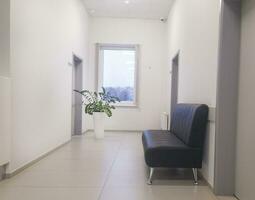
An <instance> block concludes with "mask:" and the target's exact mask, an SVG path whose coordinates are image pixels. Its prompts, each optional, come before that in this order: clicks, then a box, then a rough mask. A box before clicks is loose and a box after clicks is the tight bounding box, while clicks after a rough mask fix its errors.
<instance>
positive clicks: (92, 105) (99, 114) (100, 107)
mask: <svg viewBox="0 0 255 200" xmlns="http://www.w3.org/2000/svg"><path fill="white" fill-rule="evenodd" d="M74 91H75V92H77V93H79V94H81V95H82V96H83V97H84V99H85V100H84V101H83V104H84V105H85V113H86V114H89V115H93V118H94V132H95V136H96V138H97V139H102V138H104V120H105V114H106V115H107V116H108V117H111V116H112V109H115V107H114V106H113V104H114V103H116V102H119V101H120V100H119V98H117V97H114V96H111V95H110V94H109V93H108V92H106V90H105V88H102V92H98V93H97V92H91V91H89V90H82V91H78V90H74Z"/></svg>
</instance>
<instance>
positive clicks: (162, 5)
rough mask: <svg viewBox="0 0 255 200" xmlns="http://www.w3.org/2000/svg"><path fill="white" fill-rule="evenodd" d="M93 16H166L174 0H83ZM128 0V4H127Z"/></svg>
mask: <svg viewBox="0 0 255 200" xmlns="http://www.w3.org/2000/svg"><path fill="white" fill-rule="evenodd" d="M83 1H84V3H85V6H86V8H87V9H88V11H89V12H90V14H91V15H92V16H94V17H127V18H142V19H160V18H161V17H164V18H166V17H167V16H168V14H169V11H170V8H171V5H172V2H173V1H174V0H83ZM127 1H128V4H127Z"/></svg>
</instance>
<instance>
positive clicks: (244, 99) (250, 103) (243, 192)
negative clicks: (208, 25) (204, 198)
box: [236, 0, 255, 200]
mask: <svg viewBox="0 0 255 200" xmlns="http://www.w3.org/2000/svg"><path fill="white" fill-rule="evenodd" d="M242 4H243V5H242V22H241V23H242V27H241V61H240V75H239V79H240V82H239V99H238V102H239V104H238V122H237V158H236V195H237V197H239V199H241V200H253V199H254V182H255V174H254V169H255V157H254V155H253V153H254V152H255V146H254V141H255V135H254V112H255V106H254V102H255V92H254V89H253V86H254V84H255V81H254V77H255V67H254V64H255V57H254V51H255V38H254V35H255V23H254V20H255V2H254V1H253V0H246V1H242Z"/></svg>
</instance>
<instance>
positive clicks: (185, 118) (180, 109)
mask: <svg viewBox="0 0 255 200" xmlns="http://www.w3.org/2000/svg"><path fill="white" fill-rule="evenodd" d="M208 112H209V108H208V106H207V105H204V104H178V105H176V107H175V110H174V112H173V114H172V118H171V128H170V131H171V133H173V134H175V135H176V136H177V137H178V138H179V139H180V140H182V141H183V142H184V143H185V144H186V145H188V146H191V147H198V148H202V147H203V143H204V139H205V132H206V127H207V121H208Z"/></svg>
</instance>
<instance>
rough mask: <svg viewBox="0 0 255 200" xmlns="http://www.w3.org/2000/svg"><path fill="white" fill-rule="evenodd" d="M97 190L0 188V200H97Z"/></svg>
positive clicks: (98, 191)
mask: <svg viewBox="0 0 255 200" xmlns="http://www.w3.org/2000/svg"><path fill="white" fill-rule="evenodd" d="M99 194H100V189H99V188H28V187H14V188H0V199H1V200H86V199H87V200H97V199H98V197H99Z"/></svg>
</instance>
